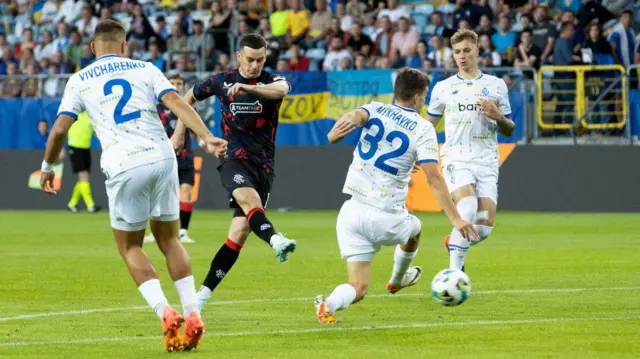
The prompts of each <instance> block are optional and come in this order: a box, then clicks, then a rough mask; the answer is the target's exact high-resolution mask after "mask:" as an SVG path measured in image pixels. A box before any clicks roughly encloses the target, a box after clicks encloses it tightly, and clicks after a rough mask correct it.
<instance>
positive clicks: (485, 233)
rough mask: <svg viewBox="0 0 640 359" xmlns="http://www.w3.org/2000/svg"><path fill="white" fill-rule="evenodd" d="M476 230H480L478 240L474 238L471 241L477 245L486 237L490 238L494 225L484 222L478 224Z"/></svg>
mask: <svg viewBox="0 0 640 359" xmlns="http://www.w3.org/2000/svg"><path fill="white" fill-rule="evenodd" d="M475 227H476V232H478V240H477V241H476V240H472V241H471V245H475V244H478V243H480V242H482V241H484V240H485V239H487V238H489V235H491V231H493V226H487V225H484V224H476V226H475Z"/></svg>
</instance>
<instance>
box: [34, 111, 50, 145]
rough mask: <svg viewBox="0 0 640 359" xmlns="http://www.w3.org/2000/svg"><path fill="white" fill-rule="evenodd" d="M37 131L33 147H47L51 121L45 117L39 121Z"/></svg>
mask: <svg viewBox="0 0 640 359" xmlns="http://www.w3.org/2000/svg"><path fill="white" fill-rule="evenodd" d="M37 131H38V132H37V133H36V135H35V137H34V141H33V148H35V149H45V148H47V140H49V121H47V120H46V119H44V118H43V119H41V120H40V121H38V126H37Z"/></svg>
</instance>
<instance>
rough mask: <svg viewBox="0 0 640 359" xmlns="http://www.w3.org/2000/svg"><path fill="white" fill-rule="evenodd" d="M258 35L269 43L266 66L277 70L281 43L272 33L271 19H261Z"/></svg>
mask: <svg viewBox="0 0 640 359" xmlns="http://www.w3.org/2000/svg"><path fill="white" fill-rule="evenodd" d="M258 33H259V34H260V35H261V36H262V37H264V39H265V41H267V60H266V62H265V66H266V67H269V68H275V67H276V64H277V62H278V56H279V55H280V41H278V39H276V37H275V36H273V34H272V33H271V24H270V23H269V19H268V18H266V17H263V18H262V19H260V27H259V29H258Z"/></svg>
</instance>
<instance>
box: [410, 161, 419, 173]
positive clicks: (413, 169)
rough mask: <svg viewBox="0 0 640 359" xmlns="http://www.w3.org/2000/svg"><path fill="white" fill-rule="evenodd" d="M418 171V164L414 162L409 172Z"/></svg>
mask: <svg viewBox="0 0 640 359" xmlns="http://www.w3.org/2000/svg"><path fill="white" fill-rule="evenodd" d="M418 171H420V165H419V164H417V163H416V164H414V165H413V168H412V169H411V173H416V172H418Z"/></svg>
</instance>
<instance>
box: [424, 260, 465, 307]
mask: <svg viewBox="0 0 640 359" xmlns="http://www.w3.org/2000/svg"><path fill="white" fill-rule="evenodd" d="M431 294H432V295H433V299H435V300H436V301H437V302H438V303H440V304H442V305H445V306H447V307H455V306H456V305H460V304H462V303H464V302H465V301H466V300H467V299H468V298H469V295H471V281H470V280H469V276H467V274H466V273H465V272H463V271H460V270H457V269H443V270H441V271H440V273H438V274H436V276H435V277H434V278H433V281H432V282H431Z"/></svg>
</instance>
